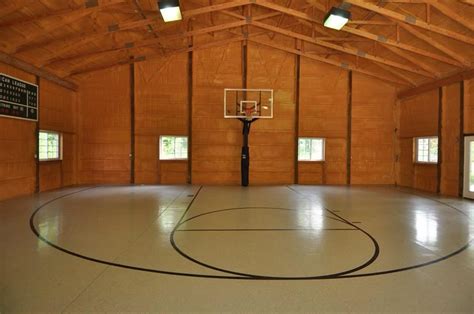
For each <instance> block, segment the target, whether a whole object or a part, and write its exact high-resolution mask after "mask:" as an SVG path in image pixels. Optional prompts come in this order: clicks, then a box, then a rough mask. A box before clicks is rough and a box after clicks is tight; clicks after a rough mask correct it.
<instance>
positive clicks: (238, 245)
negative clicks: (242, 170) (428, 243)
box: [170, 207, 379, 279]
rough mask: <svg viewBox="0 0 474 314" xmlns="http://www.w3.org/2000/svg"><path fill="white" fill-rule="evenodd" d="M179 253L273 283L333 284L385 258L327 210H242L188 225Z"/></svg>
mask: <svg viewBox="0 0 474 314" xmlns="http://www.w3.org/2000/svg"><path fill="white" fill-rule="evenodd" d="M170 241H171V244H172V246H173V247H174V249H175V250H176V251H177V252H178V253H179V254H181V255H182V256H183V257H185V258H187V259H188V260H190V261H192V262H194V263H196V264H199V265H201V266H203V267H206V268H210V269H213V270H217V271H221V272H225V273H228V274H233V275H239V276H246V277H253V278H267V279H329V278H336V277H339V276H342V275H346V274H349V273H353V272H356V271H358V270H361V269H363V268H365V267H367V266H369V265H370V264H371V263H373V262H374V261H375V260H376V258H377V256H378V253H379V247H378V244H377V242H376V241H375V239H374V238H373V237H372V236H371V235H370V234H368V233H367V232H366V231H364V230H363V229H362V228H360V227H358V226H356V225H355V224H352V223H350V222H348V221H346V220H344V219H342V218H340V217H338V216H336V215H334V214H333V213H331V212H329V211H326V210H323V209H317V210H314V209H308V210H304V209H291V208H275V207H239V208H227V209H220V210H215V211H210V212H206V213H202V214H199V215H195V216H192V217H189V218H187V219H184V220H183V221H181V222H180V223H178V224H177V225H176V227H175V228H174V230H173V231H172V232H171V235H170Z"/></svg>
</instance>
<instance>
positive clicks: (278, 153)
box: [79, 36, 395, 185]
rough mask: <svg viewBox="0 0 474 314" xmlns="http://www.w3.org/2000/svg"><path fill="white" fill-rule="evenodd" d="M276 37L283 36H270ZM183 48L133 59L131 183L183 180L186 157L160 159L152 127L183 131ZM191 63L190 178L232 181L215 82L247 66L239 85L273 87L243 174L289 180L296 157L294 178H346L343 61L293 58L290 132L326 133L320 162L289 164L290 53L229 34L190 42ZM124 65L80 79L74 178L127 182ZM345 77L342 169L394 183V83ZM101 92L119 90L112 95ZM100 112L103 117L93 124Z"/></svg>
mask: <svg viewBox="0 0 474 314" xmlns="http://www.w3.org/2000/svg"><path fill="white" fill-rule="evenodd" d="M196 40H197V42H196V43H198V42H199V40H200V39H199V37H198V38H196ZM275 40H277V41H278V40H279V41H284V40H285V39H284V38H280V37H278V36H276V37H275ZM286 44H288V43H286ZM244 49H247V63H246V68H245V69H244V68H243V67H245V64H244V62H243V51H245V50H244ZM187 57H188V55H187V54H186V53H183V54H180V55H177V56H172V57H167V58H164V59H156V60H150V61H146V62H143V63H138V64H136V65H135V133H136V134H135V151H136V156H135V182H136V183H147V184H158V183H161V184H167V183H170V184H177V183H186V182H187V176H186V172H187V170H188V169H187V167H188V163H187V162H182V161H178V162H171V161H170V162H168V161H166V162H160V161H159V160H158V156H157V151H158V138H159V136H160V135H186V134H188V133H189V131H188V129H189V125H188V123H187V121H189V117H188V115H187V113H188V110H189V104H188V100H187V99H188V94H187V93H188V91H187V88H186V87H187V84H188V83H189V80H188V78H187V74H188V68H187V67H188V66H189V64H188V63H187V62H189V61H188V59H187ZM192 69H193V70H192V72H193V76H192V107H191V111H192V112H191V113H192V115H191V120H190V121H191V126H192V131H191V134H190V135H191V139H192V145H191V151H192V161H191V163H192V167H191V169H192V170H191V179H192V181H191V182H192V183H194V184H240V153H241V151H240V150H241V145H242V125H241V122H240V121H237V120H235V119H224V118H223V109H222V106H223V90H224V88H226V87H227V88H240V87H242V86H243V82H244V77H243V75H244V73H247V77H246V81H247V87H248V88H273V89H274V90H275V118H274V119H271V120H264V119H261V120H259V121H257V122H255V123H254V124H253V125H252V129H251V133H250V137H249V146H250V160H251V162H250V183H251V184H257V185H258V184H291V183H295V180H296V178H295V166H296V165H297V166H298V169H297V171H298V177H299V183H301V184H346V180H347V178H346V176H347V173H346V171H347V169H348V167H347V125H348V120H347V119H348V110H347V109H348V95H349V87H348V86H349V84H348V79H349V75H348V72H347V71H346V70H343V69H338V68H335V67H332V66H328V65H325V64H322V63H319V62H317V61H312V60H308V59H305V58H304V57H302V58H301V62H300V73H301V74H300V111H299V117H298V121H299V125H298V126H297V127H298V132H299V134H300V136H314V137H324V138H326V139H327V142H326V161H325V162H322V163H307V162H299V163H296V162H295V161H296V158H297V156H296V151H295V141H296V133H297V132H296V125H295V123H296V86H297V84H296V80H297V79H298V78H297V77H296V73H297V69H296V58H295V57H294V56H293V55H291V54H288V53H286V52H281V51H277V50H274V49H270V48H268V47H266V46H261V45H258V44H256V43H249V44H248V46H247V47H243V46H242V44H241V43H239V42H235V43H229V44H227V45H224V46H220V47H213V48H208V49H202V50H196V51H194V52H193V54H192ZM244 70H245V71H244ZM129 72H130V69H129V68H128V67H127V66H122V67H119V68H115V69H108V70H104V71H98V72H94V73H93V75H88V76H86V77H84V78H83V80H84V82H83V84H80V86H81V90H80V92H79V93H80V95H81V107H82V108H81V110H80V112H81V117H80V120H81V127H80V129H81V140H80V142H81V149H80V151H81V153H80V162H79V167H80V173H81V182H82V183H127V182H128V180H129V179H130V176H129V175H130V173H129V172H130V167H129V160H128V154H129V153H130V152H131V148H130V147H129V145H130V121H129V119H130V98H129V96H130V88H131V87H130V86H128V83H129V74H130V73H129ZM353 81H354V82H353V85H354V87H353V96H352V102H353V114H352V118H351V119H352V120H351V122H352V123H353V126H354V129H353V132H352V133H353V134H352V136H353V142H352V146H351V148H352V150H353V156H352V159H351V165H352V168H353V170H354V171H353V172H352V176H351V178H352V179H353V180H354V182H353V183H354V184H393V183H394V138H393V130H394V128H395V122H394V115H393V109H394V105H395V89H394V88H393V87H391V86H390V85H386V84H384V83H381V82H380V81H377V80H375V79H370V78H368V77H366V76H364V75H354V76H353ZM357 89H360V92H358V91H356V90H357ZM104 90H107V92H104ZM110 94H115V95H119V96H117V97H115V98H114V99H112V98H110V97H109V95H110ZM112 112H113V113H112ZM86 117H87V118H86ZM103 117H107V120H106V121H103V122H101V123H99V120H100V119H103ZM375 130H377V131H375ZM86 135H87V136H86ZM188 135H189V134H188ZM101 178H103V179H101Z"/></svg>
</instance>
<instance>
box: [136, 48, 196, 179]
mask: <svg viewBox="0 0 474 314" xmlns="http://www.w3.org/2000/svg"><path fill="white" fill-rule="evenodd" d="M187 63H188V56H187V54H186V53H182V54H176V55H171V56H168V57H166V58H162V59H154V60H150V61H148V62H146V63H137V64H136V68H135V84H136V85H135V143H136V144H135V183H143V184H160V183H161V184H177V183H186V181H187V176H188V162H187V161H171V160H169V161H168V160H165V161H160V160H159V156H158V152H159V146H158V145H159V144H158V141H159V137H160V136H161V135H184V136H186V135H187V134H188V95H187V84H188V80H187V76H186V71H187Z"/></svg>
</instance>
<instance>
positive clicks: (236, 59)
mask: <svg viewBox="0 0 474 314" xmlns="http://www.w3.org/2000/svg"><path fill="white" fill-rule="evenodd" d="M241 62H242V47H241V43H238V42H237V43H230V44H227V45H225V46H222V47H216V48H211V49H205V50H198V51H195V52H194V53H193V74H194V75H193V103H192V148H191V149H192V152H193V153H192V154H193V160H192V182H193V183H195V184H239V183H240V153H241V146H242V135H241V133H242V126H241V122H240V121H238V120H236V119H224V118H223V115H224V111H223V97H224V94H223V93H224V88H226V87H227V88H241V87H242V63H241ZM252 132H253V130H252ZM251 154H252V152H251ZM250 158H251V163H252V158H253V155H251V157H250ZM250 167H251V168H252V167H253V165H252V164H251V165H250Z"/></svg>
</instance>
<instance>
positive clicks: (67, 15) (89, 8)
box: [0, 0, 126, 28]
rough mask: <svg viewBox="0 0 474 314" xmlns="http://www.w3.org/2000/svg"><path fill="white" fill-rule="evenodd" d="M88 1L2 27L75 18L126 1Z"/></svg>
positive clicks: (25, 18)
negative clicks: (51, 19)
mask: <svg viewBox="0 0 474 314" xmlns="http://www.w3.org/2000/svg"><path fill="white" fill-rule="evenodd" d="M88 3H89V1H85V3H84V5H83V6H81V7H79V8H77V9H63V10H58V11H54V12H49V13H45V14H41V15H37V16H31V17H23V18H20V19H17V20H13V21H8V22H4V23H0V28H5V27H15V26H20V25H23V24H27V23H38V22H42V21H44V20H46V19H50V18H53V17H55V18H62V19H66V20H68V19H72V18H74V17H75V16H76V15H82V14H85V15H87V14H91V13H93V12H96V11H97V10H100V9H103V8H105V7H108V6H111V5H116V4H122V3H126V2H125V0H111V1H110V2H106V3H102V4H99V3H92V2H91V4H88Z"/></svg>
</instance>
